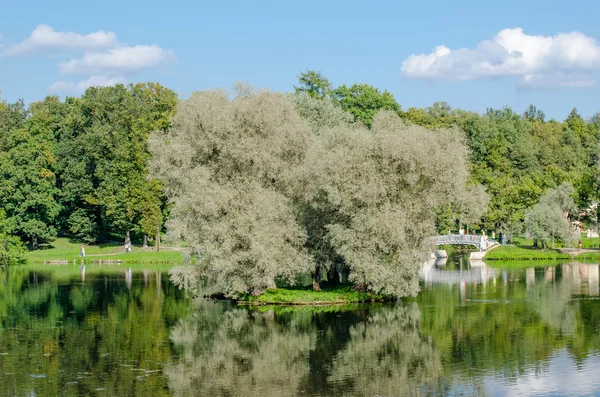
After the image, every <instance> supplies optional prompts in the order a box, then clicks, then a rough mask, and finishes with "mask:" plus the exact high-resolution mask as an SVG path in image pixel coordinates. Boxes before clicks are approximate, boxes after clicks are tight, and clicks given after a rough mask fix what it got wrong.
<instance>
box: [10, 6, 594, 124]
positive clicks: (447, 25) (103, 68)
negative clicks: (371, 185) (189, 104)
mask: <svg viewBox="0 0 600 397" xmlns="http://www.w3.org/2000/svg"><path fill="white" fill-rule="evenodd" d="M598 15H600V2H593V1H589V0H586V1H581V0H572V1H569V2H565V1H553V0H546V1H538V0H534V1H527V0H521V1H503V2H487V1H453V2H448V1H438V0H430V1H429V2H401V1H369V2H366V1H364V2H359V1H324V0H321V1H312V0H305V1H301V2H299V1H286V2H284V1H255V2H248V1H220V2H216V1H212V2H182V1H169V2H165V1H161V2H154V1H146V2H130V1H118V2H117V1H112V0H106V1H102V2H82V1H57V2H47V1H43V2H42V1H30V2H9V3H8V4H3V7H2V11H1V13H0V34H2V39H1V40H0V89H1V90H2V97H3V98H4V99H7V100H9V101H13V100H16V99H17V98H24V99H25V100H26V101H27V102H30V101H34V100H39V99H42V98H43V97H44V96H46V95H48V94H58V95H65V94H69V95H79V94H80V93H81V90H82V89H84V88H85V86H87V85H90V84H114V83H116V82H137V81H157V82H159V83H161V84H163V85H166V86H168V87H170V88H172V89H174V90H175V91H177V92H178V93H179V94H181V95H183V96H185V95H189V94H190V93H192V92H194V91H197V90H203V89H211V88H218V87H224V88H229V87H231V86H232V85H233V84H235V83H236V82H238V81H245V82H250V83H251V84H253V85H254V86H257V87H265V88H270V89H272V90H278V91H289V90H291V89H292V86H293V85H294V84H295V83H296V75H297V74H298V73H299V71H301V70H304V69H306V68H310V69H320V70H321V71H322V72H323V73H324V74H325V76H327V77H328V78H329V79H330V80H331V81H332V83H333V84H334V85H340V84H352V83H355V82H359V83H369V84H372V85H374V86H376V87H378V88H380V89H387V90H388V91H390V92H392V93H393V94H394V95H395V97H396V99H397V101H398V102H399V103H400V105H401V106H402V108H404V109H406V108H408V107H411V106H416V107H425V106H429V105H431V104H432V103H433V102H435V101H439V100H444V101H447V102H449V103H450V104H451V105H452V106H453V107H457V108H463V109H467V110H475V111H479V112H483V111H485V109H486V108H488V107H494V108H498V107H502V106H505V105H508V106H511V107H513V108H514V109H515V110H517V111H519V112H522V111H523V110H524V109H525V108H526V107H527V106H528V105H529V104H530V103H533V104H535V105H537V106H538V108H541V109H542V110H544V111H545V112H546V115H547V116H548V117H555V118H557V119H564V118H565V117H566V115H567V114H568V113H569V111H570V110H571V108H573V107H577V108H578V110H579V111H580V113H581V114H582V115H584V116H586V117H588V116H591V115H593V114H594V113H596V112H597V111H600V101H598V98H599V97H600V95H599V94H600V89H599V88H598V87H599V84H598V83H597V81H596V80H597V78H599V77H600V73H599V72H600V45H599V44H598V43H597V42H596V41H595V40H596V39H600V24H598V23H597V19H598V17H597V16H598ZM516 28H520V29H522V31H519V30H517V29H516ZM572 32H579V33H572ZM32 33H33V34H34V35H33V36H32ZM90 34H93V35H92V36H90ZM561 34H562V35H561ZM30 36H31V38H30ZM440 46H443V47H440ZM436 47H438V51H437V52H434V49H435V48H436ZM461 48H463V50H460V49H461ZM411 56H412V58H411ZM403 65H404V66H403Z"/></svg>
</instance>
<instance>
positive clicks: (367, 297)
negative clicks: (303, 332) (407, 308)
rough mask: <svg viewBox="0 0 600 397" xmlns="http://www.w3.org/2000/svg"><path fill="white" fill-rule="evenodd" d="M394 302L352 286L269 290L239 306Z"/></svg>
mask: <svg viewBox="0 0 600 397" xmlns="http://www.w3.org/2000/svg"><path fill="white" fill-rule="evenodd" d="M389 300H393V298H392V297H391V296H386V295H381V294H373V293H368V292H358V291H355V290H353V289H352V287H351V286H348V285H344V286H337V287H324V288H323V289H322V291H320V292H316V291H313V290H312V289H311V288H310V287H288V288H278V289H271V290H267V291H265V292H264V293H262V294H260V295H258V296H253V295H245V296H242V297H241V298H240V299H239V300H238V303H239V304H245V305H255V306H260V305H330V304H348V303H361V302H383V301H389Z"/></svg>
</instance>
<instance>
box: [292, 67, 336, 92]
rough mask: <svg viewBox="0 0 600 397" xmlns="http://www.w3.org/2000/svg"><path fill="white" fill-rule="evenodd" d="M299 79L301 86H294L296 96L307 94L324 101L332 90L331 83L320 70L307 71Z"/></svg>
mask: <svg viewBox="0 0 600 397" xmlns="http://www.w3.org/2000/svg"><path fill="white" fill-rule="evenodd" d="M297 77H298V83H299V85H298V86H294V90H295V91H296V94H299V93H301V92H306V93H307V94H308V95H309V96H310V97H311V98H318V99H323V98H325V97H326V96H328V95H329V94H330V92H331V90H332V85H331V83H330V82H329V80H327V78H326V77H325V76H323V74H322V73H321V72H320V71H319V70H310V69H306V71H304V72H302V73H300V74H299V75H298V76H297Z"/></svg>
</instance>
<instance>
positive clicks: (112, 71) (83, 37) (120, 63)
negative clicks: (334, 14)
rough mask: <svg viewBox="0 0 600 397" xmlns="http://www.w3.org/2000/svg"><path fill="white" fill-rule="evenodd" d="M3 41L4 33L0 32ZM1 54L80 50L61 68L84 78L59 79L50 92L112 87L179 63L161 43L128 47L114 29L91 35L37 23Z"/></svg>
mask: <svg viewBox="0 0 600 397" xmlns="http://www.w3.org/2000/svg"><path fill="white" fill-rule="evenodd" d="M0 40H2V36H1V34H0ZM1 49H2V44H1V43H0V57H2V56H4V57H11V56H17V55H23V54H28V53H34V52H36V51H39V50H46V51H53V50H54V51H55V52H58V54H59V55H60V54H64V52H63V53H61V52H60V51H64V50H70V51H77V52H79V53H81V54H82V55H81V57H80V58H73V59H70V60H64V61H62V62H60V63H59V65H58V69H59V71H60V73H62V74H77V75H81V76H84V77H82V79H85V80H82V81H79V82H72V81H65V80H59V81H55V82H54V83H52V84H51V85H50V87H48V90H49V91H50V92H59V93H66V92H81V91H85V90H86V89H87V88H89V87H95V86H112V85H115V84H119V83H126V82H127V77H131V75H134V74H135V73H137V72H139V71H141V70H143V69H148V68H154V67H158V66H167V65H169V64H171V63H175V62H177V58H176V57H175V54H174V53H173V51H171V50H165V49H163V48H161V47H159V46H158V45H155V44H152V45H135V46H128V45H126V44H123V43H120V42H119V41H118V40H117V35H116V34H115V33H113V32H105V31H101V30H99V31H97V32H93V33H89V34H81V33H76V32H57V31H55V30H54V29H53V28H52V27H51V26H48V25H38V26H37V27H36V28H35V29H34V30H33V32H32V33H31V35H30V36H29V37H28V38H27V39H25V40H23V41H22V42H20V43H18V44H15V45H13V46H11V47H9V48H8V49H7V50H5V51H2V50H1Z"/></svg>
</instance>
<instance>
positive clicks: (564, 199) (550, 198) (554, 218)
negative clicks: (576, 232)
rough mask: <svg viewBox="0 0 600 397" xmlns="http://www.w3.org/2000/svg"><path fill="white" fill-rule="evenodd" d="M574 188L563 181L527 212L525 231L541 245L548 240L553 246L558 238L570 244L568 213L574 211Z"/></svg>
mask: <svg viewBox="0 0 600 397" xmlns="http://www.w3.org/2000/svg"><path fill="white" fill-rule="evenodd" d="M574 193H575V190H574V189H573V187H572V186H571V185H570V184H569V183H567V182H565V183H563V184H561V185H560V186H559V187H557V188H555V189H550V190H548V192H546V194H545V195H544V196H542V197H541V198H540V201H539V203H537V204H536V205H535V206H534V207H533V208H532V209H531V210H530V211H529V212H528V213H527V217H526V218H525V224H526V226H527V232H528V233H529V235H531V236H532V237H533V238H534V239H535V240H536V241H538V242H540V243H541V244H542V246H544V247H545V246H546V242H547V241H548V240H550V241H551V246H552V248H554V242H555V240H556V239H557V238H558V239H560V240H561V241H562V242H564V243H567V244H571V242H572V238H573V231H572V227H571V222H570V220H569V215H570V214H571V215H572V214H574V213H576V211H577V207H576V206H575V202H574V200H573V197H572V196H573V194H574Z"/></svg>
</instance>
